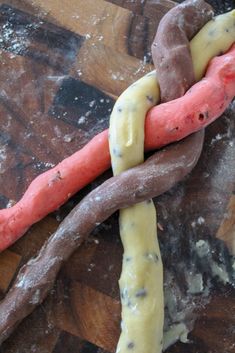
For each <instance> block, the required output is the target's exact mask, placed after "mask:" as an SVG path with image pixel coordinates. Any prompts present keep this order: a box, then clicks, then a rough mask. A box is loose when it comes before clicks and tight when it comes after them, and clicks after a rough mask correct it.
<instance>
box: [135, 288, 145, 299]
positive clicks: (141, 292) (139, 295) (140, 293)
mask: <svg viewBox="0 0 235 353" xmlns="http://www.w3.org/2000/svg"><path fill="white" fill-rule="evenodd" d="M135 296H136V298H145V297H147V290H146V289H145V288H141V289H140V290H138V292H137V293H136V295H135Z"/></svg>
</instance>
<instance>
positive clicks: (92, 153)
mask: <svg viewBox="0 0 235 353" xmlns="http://www.w3.org/2000/svg"><path fill="white" fill-rule="evenodd" d="M234 19H235V11H234V10H233V11H231V12H229V13H226V14H224V15H220V16H218V17H216V18H215V19H214V20H212V21H210V22H209V23H208V24H206V26H204V27H203V28H202V30H201V31H199V32H198V34H197V35H196V36H195V37H194V38H193V39H192V41H191V43H190V50H191V53H192V58H193V67H194V72H195V77H196V80H199V79H201V78H202V75H203V74H204V72H205V69H206V67H207V65H208V62H209V60H210V59H212V58H213V57H214V56H215V55H218V54H220V53H223V52H225V51H227V50H228V49H229V47H230V46H231V45H232V44H233V43H234V41H235V21H234ZM224 64H225V67H226V63H224ZM147 78H148V83H149V85H150V89H151V87H152V85H153V86H155V83H156V74H155V72H153V73H150V74H148V75H147ZM143 80H146V77H144V78H143ZM231 81H232V79H231ZM231 81H229V79H228V80H227V81H226V82H225V85H228V84H231ZM139 82H140V81H138V82H137V84H138V83H139ZM218 84H220V85H223V83H222V82H221V81H218V82H217V83H216V85H218ZM134 87H135V84H134V85H133V88H134ZM198 89H199V88H198ZM234 91H235V90H234ZM148 93H149V89H148V91H147V92H146V95H147V94H148ZM150 93H151V96H150V97H149V98H150V99H152V92H150ZM213 93H214V90H213V91H212V90H211V91H210V92H209V94H208V93H207V92H204V93H203V94H206V97H207V98H208V101H210V100H211V99H212V98H211V95H212V94H213ZM224 94H227V92H226V90H225V92H224ZM233 95H234V92H230V97H229V99H230V100H231V99H232V97H233ZM145 99H146V96H145ZM215 99H216V100H218V99H220V100H221V97H217V96H216V97H215ZM229 99H228V100H227V101H226V103H225V104H224V105H223V108H220V109H218V111H217V112H216V115H215V116H213V113H214V111H213V112H212V113H211V114H210V115H209V117H208V118H207V119H204V120H203V121H201V120H197V118H196V117H195V124H194V125H193V126H190V125H189V124H188V122H187V119H186V118H185V123H184V124H186V125H187V129H186V130H185V129H181V130H178V132H177V131H174V134H173V133H172V130H170V129H169V130H164V131H163V132H164V134H163V136H161V135H158V134H157V131H159V126H158V127H157V129H156V128H155V125H158V121H159V119H158V118H159V117H158V115H157V112H158V109H160V110H161V109H162V108H160V107H161V106H162V105H160V106H158V107H157V108H158V109H157V110H153V111H150V112H149V113H148V114H147V118H146V130H145V136H146V140H145V148H146V149H156V148H159V147H161V146H163V145H164V144H167V143H169V142H173V141H175V140H179V139H181V138H183V137H185V136H186V135H187V134H190V133H192V132H195V131H197V130H199V129H201V128H202V126H204V127H205V126H207V125H208V124H209V123H211V122H212V121H213V120H214V119H216V118H217V117H218V116H219V115H221V114H222V113H223V111H224V110H225V108H226V106H227V105H228V104H229ZM158 101H159V92H158V93H157V96H156V101H154V102H153V105H154V104H157V102H158ZM198 104H199V107H200V103H198ZM221 104H222V102H221ZM178 108H179V107H177V108H176V111H178ZM194 108H195V107H194ZM209 108H210V107H209ZM167 109H168V112H169V114H168V115H169V116H173V115H174V113H175V111H174V110H173V111H171V107H167ZM187 112H188V113H189V114H190V115H191V116H192V111H191V112H190V106H188V107H187ZM202 113H203V112H202ZM198 114H201V112H198ZM161 115H162V111H161ZM164 117H166V112H165V113H164ZM192 119H193V117H192ZM162 122H163V120H162ZM164 124H165V126H166V121H165V122H164ZM188 127H190V128H188ZM175 128H177V122H176V125H175ZM176 132H177V133H176ZM94 160H95V161H96V163H95V164H94ZM109 166H110V154H109V146H108V132H107V131H104V132H102V133H100V134H99V135H97V136H95V137H94V138H93V139H92V140H91V141H90V142H89V143H88V144H87V145H86V146H84V147H83V148H82V149H81V150H80V151H78V152H76V153H75V154H73V155H72V156H70V157H69V158H66V159H65V160H64V161H62V162H61V163H59V164H58V165H57V166H56V167H54V168H52V169H50V170H48V171H47V172H45V173H43V174H41V175H39V176H38V177H37V178H36V179H35V180H34V181H33V182H32V183H31V184H30V186H29V187H28V189H27V190H26V192H25V194H24V196H23V197H22V198H21V200H20V201H19V202H18V203H17V204H16V205H14V206H13V207H11V208H9V209H4V210H1V211H0V251H1V250H4V249H6V248H7V247H8V246H10V245H11V244H13V243H14V242H15V241H16V240H17V239H19V238H20V237H21V236H22V235H23V234H24V233H25V232H26V231H27V230H28V229H29V227H30V226H31V225H32V224H34V223H35V222H38V221H39V220H40V219H42V218H43V217H45V216H46V215H47V214H48V213H50V212H52V211H54V210H55V209H57V208H58V207H59V206H61V205H62V204H63V203H65V202H66V201H67V200H68V199H69V197H70V196H72V195H73V194H75V193H76V192H77V191H78V190H80V189H81V188H82V187H84V186H85V185H87V184H88V183H90V182H91V181H92V180H94V179H95V178H96V177H97V176H98V175H100V174H102V172H104V171H105V170H106V169H108V168H109ZM81 170H83V172H82V173H81Z"/></svg>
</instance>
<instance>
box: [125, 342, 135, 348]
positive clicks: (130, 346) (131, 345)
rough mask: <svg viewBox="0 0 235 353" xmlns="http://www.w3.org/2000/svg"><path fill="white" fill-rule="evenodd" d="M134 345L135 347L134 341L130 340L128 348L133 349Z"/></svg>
mask: <svg viewBox="0 0 235 353" xmlns="http://www.w3.org/2000/svg"><path fill="white" fill-rule="evenodd" d="M134 347H135V344H134V342H129V343H128V345H127V348H128V349H133V348H134Z"/></svg>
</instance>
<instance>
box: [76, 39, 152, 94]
mask: <svg viewBox="0 0 235 353" xmlns="http://www.w3.org/2000/svg"><path fill="white" fill-rule="evenodd" d="M152 69H153V66H152V65H150V64H145V63H144V62H143V61H141V60H138V59H136V58H134V57H132V56H129V55H127V54H119V55H117V53H116V50H114V49H113V48H111V47H109V46H106V45H104V44H103V42H100V43H99V42H98V43H96V44H95V45H94V43H92V42H91V41H85V42H84V43H83V45H82V47H81V48H80V50H79V55H78V58H77V61H76V63H75V64H74V66H73V68H72V69H71V71H70V75H71V76H73V77H75V78H79V79H81V80H82V81H84V82H86V83H88V84H90V85H92V86H95V87H96V88H98V89H100V90H102V91H104V92H106V93H108V94H109V95H111V96H119V95H120V94H121V93H122V92H123V91H124V90H125V89H126V88H127V87H128V86H129V85H130V84H132V83H133V82H135V81H136V80H138V79H139V78H140V77H142V76H143V75H144V74H146V73H147V72H149V71H151V70H152Z"/></svg>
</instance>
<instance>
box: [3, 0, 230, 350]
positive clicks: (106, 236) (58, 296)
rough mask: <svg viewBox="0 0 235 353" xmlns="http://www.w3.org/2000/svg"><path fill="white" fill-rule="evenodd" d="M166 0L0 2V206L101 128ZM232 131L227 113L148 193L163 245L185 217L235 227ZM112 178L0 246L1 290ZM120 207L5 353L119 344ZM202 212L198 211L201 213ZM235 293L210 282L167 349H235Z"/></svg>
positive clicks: (183, 230)
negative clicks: (202, 303)
mask: <svg viewBox="0 0 235 353" xmlns="http://www.w3.org/2000/svg"><path fill="white" fill-rule="evenodd" d="M216 3H219V2H216V1H214V4H215V5H216ZM174 5H175V3H173V2H172V1H170V0H162V1H156V0H155V1H154V0H144V1H142V0H136V1H131V0H126V1H123V0H114V1H103V0H86V1H82V0H70V1H66V0H60V1H57V0H34V1H31V0H12V1H11V0H9V1H8V0H6V1H0V49H1V51H0V55H1V61H0V84H1V87H0V123H1V129H0V207H2V208H4V207H7V206H10V205H12V204H13V203H15V202H16V201H17V200H19V199H20V197H21V196H22V194H23V192H24V191H25V190H26V188H27V186H28V185H29V183H30V181H32V179H33V178H35V177H36V176H37V175H38V174H40V173H42V172H44V171H45V170H47V169H48V168H50V167H51V166H54V165H55V164H57V163H58V162H59V161H60V160H61V159H63V158H65V157H67V156H69V155H70V154H72V153H73V152H75V151H76V150H78V149H79V148H81V147H82V146H83V145H84V144H85V143H86V142H87V141H89V140H90V138H91V137H92V136H94V135H95V134H96V133H97V132H99V131H102V130H103V129H104V128H106V127H107V126H108V120H109V115H110V111H111V109H112V106H113V104H114V101H115V99H116V98H117V96H118V95H119V94H120V93H121V92H122V91H123V90H124V89H125V88H126V87H128V86H129V84H131V83H132V82H133V81H135V80H137V79H138V78H140V77H141V76H142V75H143V74H145V73H146V72H148V71H150V70H151V69H152V62H151V55H150V45H151V42H152V39H153V36H154V34H155V31H156V28H157V25H158V23H159V20H160V18H161V17H162V16H163V14H164V13H165V12H167V11H168V10H169V9H170V8H171V7H173V6H174ZM225 5H226V6H227V8H228V7H229V6H231V5H233V6H234V2H233V1H230V2H224V3H223V5H221V4H220V5H217V8H216V9H217V11H219V10H220V11H221V12H222V11H224V10H225V7H224V6H225ZM229 114H230V115H229ZM233 140H235V127H234V125H233V121H232V112H231V111H230V112H228V113H227V115H226V116H224V117H223V118H221V119H220V120H219V121H217V122H215V123H214V124H213V125H212V126H210V127H208V128H207V132H206V142H205V146H204V150H203V154H202V156H201V159H200V161H199V163H198V165H197V167H196V168H195V169H194V171H193V172H192V173H191V175H190V176H189V177H187V178H186V180H184V181H183V182H182V183H180V184H179V185H178V186H177V187H175V188H174V189H173V191H170V192H169V193H166V194H165V195H163V196H162V197H159V198H157V199H156V200H155V203H156V205H157V207H158V213H159V216H158V217H159V223H160V224H161V226H160V228H163V230H159V236H160V240H161V242H162V244H163V246H164V242H166V241H167V239H168V237H169V236H170V234H171V231H172V229H173V231H175V232H179V237H181V238H182V237H185V239H186V238H187V234H188V232H189V231H191V229H192V227H193V228H195V227H196V234H197V237H198V239H201V238H203V237H204V236H211V237H214V236H215V235H216V233H218V234H219V236H220V237H221V238H223V236H226V237H227V239H232V237H233V236H234V228H235V227H234V224H235V221H234V220H235V208H234V204H235V201H234V196H233V193H234V190H235V188H234V186H235V168H234V157H235V152H233V149H231V147H232V143H233ZM234 142H235V141H234ZM109 176H111V172H110V171H108V172H106V173H105V174H104V175H103V176H101V177H100V178H98V179H97V180H95V181H94V182H93V183H91V184H90V185H89V186H87V187H86V188H85V189H84V190H82V191H81V192H79V193H78V194H77V195H75V196H74V197H73V198H72V199H71V200H70V201H69V202H68V203H67V204H66V205H64V206H63V207H62V208H61V209H60V210H58V211H56V212H54V213H53V214H51V215H49V216H48V217H46V218H45V219H43V220H42V221H41V222H39V223H38V224H36V225H34V226H33V227H32V228H31V229H30V230H29V231H28V232H27V234H26V235H25V236H24V237H23V238H22V239H21V240H19V241H18V242H17V243H16V244H15V245H14V246H12V247H11V248H10V249H9V250H6V251H5V252H3V253H2V254H0V297H1V298H3V297H4V295H5V294H6V292H7V290H8V288H9V286H10V284H11V281H12V280H13V279H14V277H15V275H16V273H17V271H18V269H19V267H20V266H21V265H22V264H23V263H25V262H26V261H27V260H28V259H29V258H31V257H32V256H34V255H35V254H36V253H37V252H38V250H39V249H40V248H41V246H42V245H43V243H44V241H45V240H46V239H47V238H48V237H49V236H50V235H51V234H52V233H53V232H54V231H55V229H56V228H57V227H58V225H59V223H60V221H61V220H62V219H63V218H64V217H65V215H67V214H68V212H69V211H70V210H71V209H72V207H73V206H74V205H75V204H76V203H77V202H78V201H79V200H80V199H81V198H82V197H83V196H84V195H86V194H87V193H88V192H89V191H90V190H92V189H94V188H95V187H96V186H97V185H99V184H100V183H101V182H102V181H104V180H105V179H107V178H108V177H109ZM166 215H167V216H166ZM117 217H118V215H117V214H115V215H113V216H112V217H111V218H110V219H109V220H107V222H105V223H104V224H103V225H100V226H99V227H98V228H97V229H95V231H94V232H93V234H92V235H91V237H90V238H89V240H88V241H87V243H86V244H84V245H83V246H82V247H81V248H80V249H79V250H77V251H76V252H75V253H74V255H73V256H72V258H71V259H70V260H69V261H68V262H67V263H66V264H65V266H64V268H63V269H62V270H61V272H60V274H59V277H58V279H57V282H56V284H55V286H54V289H53V290H52V291H51V293H50V295H49V296H48V298H47V299H46V300H45V302H44V303H43V304H42V305H41V306H40V307H38V308H37V309H36V310H35V311H34V312H33V313H32V315H30V317H28V318H27V319H25V320H24V321H23V322H22V324H20V325H19V327H18V328H17V329H16V331H15V333H14V334H13V335H12V336H11V337H10V338H9V339H8V340H7V341H6V342H5V343H4V344H3V345H2V347H1V348H0V352H1V353H2V352H4V353H24V352H27V353H28V352H36V353H37V352H40V353H42V352H43V353H44V352H48V353H51V352H53V353H59V352H63V353H67V352H73V353H77V352H79V353H90V352H100V353H101V352H103V353H104V352H113V351H114V350H115V346H116V343H117V339H118V335H119V323H120V302H119V292H118V284H117V281H118V278H119V274H120V270H121V258H122V247H121V244H120V240H119V235H118V226H117ZM200 217H201V219H203V220H204V221H203V222H198V223H197V220H198V219H200ZM229 244H230V243H229ZM234 294H235V293H234V290H232V288H229V287H227V288H222V289H219V288H217V290H214V292H213V295H212V299H211V302H210V303H209V304H208V306H206V307H203V308H201V311H200V316H199V318H198V320H197V322H196V325H195V328H194V330H193V332H192V333H191V334H190V341H191V343H190V345H183V344H181V343H177V344H175V345H174V346H173V347H171V348H170V349H169V350H168V351H167V352H169V353H170V352H172V353H177V352H181V353H183V352H188V351H189V350H190V352H192V353H196V352H198V353H206V352H207V353H208V352H211V353H212V352H214V353H221V352H226V353H232V352H234V351H235V347H234V335H235V331H234V330H235V299H234V298H235V296H234ZM0 315H1V313H0ZM143 353H144V352H143Z"/></svg>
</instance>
